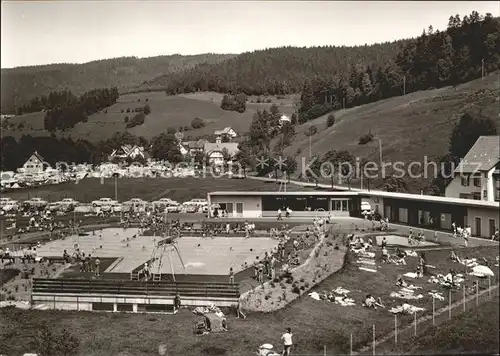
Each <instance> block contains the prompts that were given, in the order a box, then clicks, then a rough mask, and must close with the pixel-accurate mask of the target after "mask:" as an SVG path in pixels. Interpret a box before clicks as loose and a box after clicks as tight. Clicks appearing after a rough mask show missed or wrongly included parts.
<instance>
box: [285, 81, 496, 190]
mask: <svg viewBox="0 0 500 356" xmlns="http://www.w3.org/2000/svg"><path fill="white" fill-rule="evenodd" d="M499 74H500V73H499V72H496V73H493V74H491V75H489V76H487V77H485V78H484V80H481V79H477V80H474V81H471V82H468V83H464V84H461V85H458V86H456V87H444V88H440V89H433V90H426V91H418V92H414V93H409V94H407V95H405V96H398V97H394V98H390V99H385V100H381V101H378V102H375V103H371V104H366V105H361V106H358V107H354V108H350V109H346V110H338V111H336V112H333V113H329V114H327V115H324V116H322V117H319V118H317V119H315V120H313V121H310V122H307V123H305V124H302V125H299V126H297V127H296V137H295V140H294V141H293V144H292V145H291V146H289V147H287V148H286V149H285V150H284V152H285V155H291V156H297V159H298V160H299V162H300V159H301V157H306V158H308V157H309V137H308V136H307V135H306V132H307V131H308V130H309V127H310V126H312V125H315V126H316V127H317V129H318V133H317V134H316V135H314V136H313V137H312V139H311V151H312V155H313V156H314V155H318V154H319V155H324V154H325V153H326V152H328V151H329V150H333V149H334V150H344V149H345V150H348V151H349V152H350V153H352V154H353V155H354V156H355V157H360V158H366V159H368V160H370V161H373V162H376V163H378V162H379V143H378V141H377V140H373V141H372V142H369V143H368V144H366V145H359V144H358V142H359V138H360V137H361V136H363V135H365V134H368V133H369V132H371V133H372V134H373V135H374V136H375V137H377V138H380V140H381V141H382V154H383V160H384V162H397V161H400V162H405V163H406V165H408V164H409V163H410V162H421V163H422V164H423V163H424V157H425V156H426V157H427V161H428V162H432V161H438V160H439V157H440V156H442V155H444V154H446V153H447V151H448V145H449V137H450V134H451V132H452V129H453V127H454V125H455V124H456V123H458V121H459V119H460V116H461V115H463V114H464V113H466V112H468V113H470V114H471V115H472V116H473V117H484V118H490V119H492V120H494V121H496V122H499V121H498V106H499V89H498V88H499V83H500V81H499ZM330 114H333V115H334V116H335V124H334V125H333V126H331V127H329V128H327V124H326V122H327V117H328V116H329V115H330ZM418 171H419V170H418V169H417V167H415V168H414V169H412V172H415V173H417V172H418ZM388 172H389V170H388ZM354 184H358V185H359V182H355V183H354ZM428 184H429V181H428V180H424V179H419V180H415V181H414V182H412V185H413V186H414V189H416V190H417V191H418V189H421V188H423V187H425V186H426V185H428Z"/></svg>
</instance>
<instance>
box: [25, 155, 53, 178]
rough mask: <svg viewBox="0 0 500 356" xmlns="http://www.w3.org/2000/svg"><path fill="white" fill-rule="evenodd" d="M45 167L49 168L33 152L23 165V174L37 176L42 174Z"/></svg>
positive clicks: (41, 158)
mask: <svg viewBox="0 0 500 356" xmlns="http://www.w3.org/2000/svg"><path fill="white" fill-rule="evenodd" d="M46 167H50V165H49V164H48V163H47V162H45V159H43V157H42V156H40V154H39V153H38V152H37V151H35V152H33V154H32V155H31V157H30V158H28V160H27V161H26V163H25V164H24V165H23V172H24V173H27V174H39V173H43V171H44V170H45V168H46Z"/></svg>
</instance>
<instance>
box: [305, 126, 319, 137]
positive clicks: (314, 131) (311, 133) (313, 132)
mask: <svg viewBox="0 0 500 356" xmlns="http://www.w3.org/2000/svg"><path fill="white" fill-rule="evenodd" d="M317 133H318V128H317V127H316V125H311V126H309V129H307V131H306V136H314V135H316V134H317Z"/></svg>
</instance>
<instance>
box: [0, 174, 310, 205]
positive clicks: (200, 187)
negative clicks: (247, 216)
mask: <svg viewBox="0 0 500 356" xmlns="http://www.w3.org/2000/svg"><path fill="white" fill-rule="evenodd" d="M117 182H118V185H117V187H118V200H119V201H126V200H129V199H131V198H136V197H140V198H141V199H144V200H147V201H154V200H158V199H160V198H167V197H168V198H170V199H173V200H176V201H178V202H184V201H188V200H191V199H194V198H206V197H207V193H208V192H213V191H217V190H229V191H231V190H241V191H243V190H246V191H278V189H279V185H277V184H276V183H275V182H263V181H258V180H254V179H229V178H227V177H221V178H214V177H209V176H207V178H191V177H188V178H120V179H118V180H117ZM287 190H290V191H291V190H300V191H303V190H311V188H304V187H299V186H296V185H293V184H290V185H288V186H287ZM2 196H5V197H9V198H12V199H15V200H20V201H24V200H26V199H29V198H30V197H40V198H42V199H46V200H49V201H58V200H60V199H63V198H74V199H76V200H78V201H79V202H86V203H90V202H91V201H93V200H96V199H99V198H101V197H110V198H114V196H115V184H114V179H113V178H109V179H105V180H104V183H103V184H101V180H100V179H97V178H86V179H83V180H81V181H79V182H78V184H75V183H64V184H58V185H51V186H43V187H36V188H26V189H19V190H13V191H10V192H7V193H2Z"/></svg>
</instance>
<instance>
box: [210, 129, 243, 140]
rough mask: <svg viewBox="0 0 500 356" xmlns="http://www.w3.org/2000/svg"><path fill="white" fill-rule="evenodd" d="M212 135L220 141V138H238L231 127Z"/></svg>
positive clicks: (216, 131)
mask: <svg viewBox="0 0 500 356" xmlns="http://www.w3.org/2000/svg"><path fill="white" fill-rule="evenodd" d="M214 135H215V136H216V137H220V138H221V139H222V136H227V137H228V138H229V139H233V138H235V137H237V136H238V134H237V133H236V131H235V130H234V129H233V128H232V127H231V126H228V127H225V128H224V129H222V130H215V131H214Z"/></svg>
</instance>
